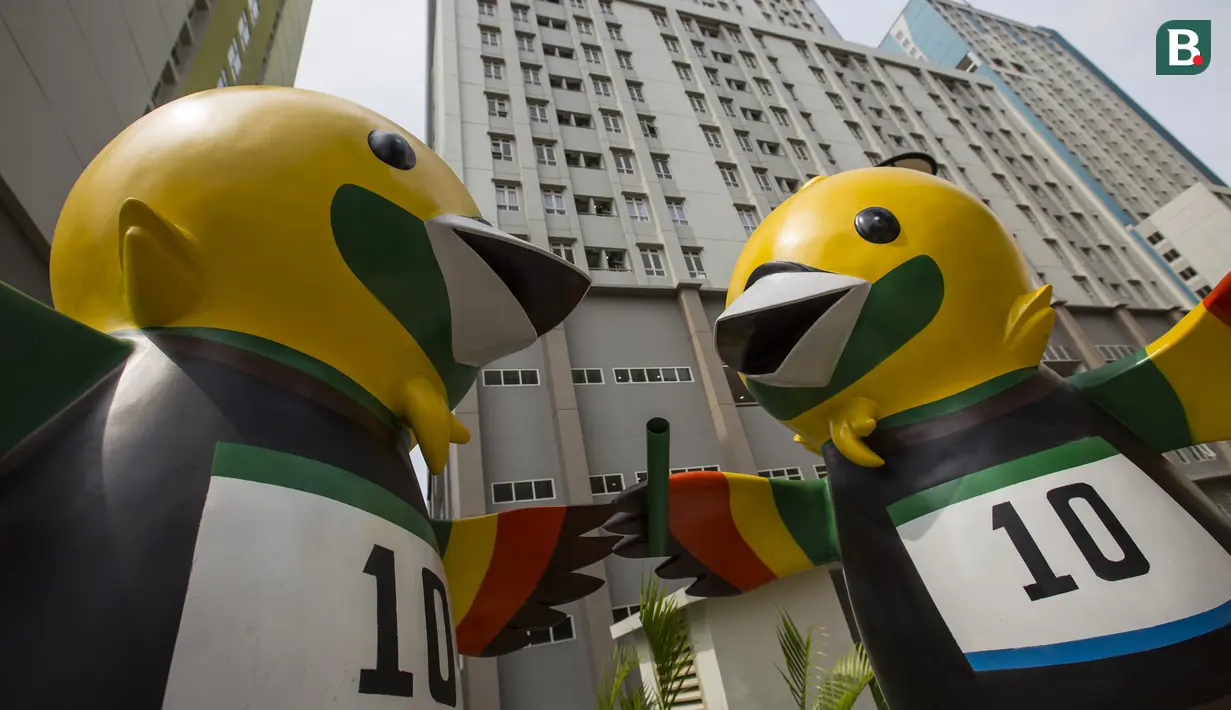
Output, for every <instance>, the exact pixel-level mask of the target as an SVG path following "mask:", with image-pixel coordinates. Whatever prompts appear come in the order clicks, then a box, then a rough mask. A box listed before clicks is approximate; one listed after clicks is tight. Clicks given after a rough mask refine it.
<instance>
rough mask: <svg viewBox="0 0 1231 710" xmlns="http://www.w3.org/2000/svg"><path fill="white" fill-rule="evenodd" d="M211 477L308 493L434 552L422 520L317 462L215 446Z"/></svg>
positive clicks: (383, 493)
mask: <svg viewBox="0 0 1231 710" xmlns="http://www.w3.org/2000/svg"><path fill="white" fill-rule="evenodd" d="M210 473H211V474H212V475H214V476H218V477H220V478H234V479H238V480H242V481H252V482H253V483H264V484H266V485H270V486H279V487H281V488H289V489H291V490H296V491H303V492H304V493H311V494H312V495H317V496H320V497H322V498H328V499H330V500H335V501H337V502H339V503H343V504H345V505H349V506H351V507H352V508H358V509H359V510H362V511H364V512H366V513H370V514H372V515H375V516H376V517H378V518H384V519H385V520H387V521H389V522H391V523H393V524H394V525H396V526H398V527H400V528H402V529H403V530H405V531H406V532H408V533H410V534H412V535H414V536H415V537H417V538H420V539H421V540H423V541H424V542H426V543H427V544H429V545H431V546H432V547H433V548H435V549H437V550H438V549H439V548H437V547H436V535H435V534H434V532H433V530H432V526H431V524H430V523H429V522H428V520H427V518H426V517H424V516H423V515H422V514H421V513H420V512H419V511H417V510H415V508H414V507H413V506H412V505H410V504H409V503H407V502H406V501H404V500H402V499H401V498H398V497H397V496H395V495H393V494H392V493H390V492H389V491H387V490H385V489H384V488H381V487H380V486H378V485H376V484H375V483H372V482H371V481H369V480H367V479H365V478H362V477H360V476H356V475H355V474H353V473H351V472H349V471H345V470H343V469H340V468H337V467H335V466H330V465H329V464H326V463H321V462H320V461H313V460H312V459H307V458H303V457H302V456H295V455H292V454H286V453H282V452H280V451H271V450H269V449H262V448H259V447H256V446H244V445H243V444H230V443H226V442H219V443H218V445H217V447H215V449H214V463H213V467H212V469H211V471H210Z"/></svg>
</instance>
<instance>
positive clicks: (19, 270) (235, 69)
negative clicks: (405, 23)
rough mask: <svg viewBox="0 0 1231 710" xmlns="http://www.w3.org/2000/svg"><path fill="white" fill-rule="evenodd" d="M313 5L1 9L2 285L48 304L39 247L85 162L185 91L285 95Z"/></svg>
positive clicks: (166, 3)
mask: <svg viewBox="0 0 1231 710" xmlns="http://www.w3.org/2000/svg"><path fill="white" fill-rule="evenodd" d="M310 5H311V0H126V1H125V2H123V3H98V2H79V3H68V2H63V1H62V0H55V1H47V2H43V1H41V0H40V1H39V2H18V3H5V4H4V5H3V6H0V20H2V22H0V28H2V29H3V31H0V66H3V67H4V72H3V73H4V81H0V106H3V107H4V109H3V110H0V280H2V281H5V282H7V283H10V284H12V285H14V286H16V287H17V288H20V289H22V290H23V291H25V292H26V293H28V294H30V295H32V296H34V297H35V298H38V299H40V300H43V301H45V302H48V303H50V302H51V292H50V287H49V285H48V281H47V258H48V253H49V244H50V241H51V238H52V234H53V232H54V231H55V225H56V219H57V217H58V216H59V213H60V206H61V205H63V204H64V198H65V197H67V196H68V191H69V189H70V188H72V186H73V183H74V182H75V181H76V180H77V176H78V175H80V174H81V171H82V170H84V169H85V166H86V165H87V164H88V163H89V162H90V160H91V159H93V157H94V156H95V154H97V153H98V151H100V150H102V148H103V146H105V145H107V143H108V142H110V140H111V139H112V138H114V137H115V136H116V135H117V134H119V132H120V131H122V130H123V129H124V128H125V127H126V126H128V124H130V123H132V122H133V121H135V120H137V119H138V118H140V117H141V116H142V115H143V114H144V113H146V112H148V111H151V110H153V109H154V108H155V107H156V106H159V105H161V104H164V103H166V102H168V101H171V100H172V99H175V98H178V97H179V96H183V95H185V94H189V93H192V92H194V91H202V90H204V89H212V88H214V87H215V86H224V85H227V86H229V85H233V84H259V83H289V79H290V78H293V76H294V73H295V63H296V62H297V61H298V57H299V47H300V45H301V44H302V38H303V32H304V26H305V23H306V19H307V14H308V9H309V7H310Z"/></svg>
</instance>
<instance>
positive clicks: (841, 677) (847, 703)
mask: <svg viewBox="0 0 1231 710" xmlns="http://www.w3.org/2000/svg"><path fill="white" fill-rule="evenodd" d="M875 679H876V676H875V675H874V674H873V673H872V664H871V662H869V661H868V655H867V653H865V652H864V649H863V644H861V643H857V644H855V645H854V646H852V647H851V649H850V650H849V651H847V652H846V653H845V654H843V655H842V657H840V658H839V659H838V660H837V661H835V662H834V665H833V669H831V670H830V671H829V673H828V674H826V676H825V677H824V678H823V679H821V682H820V683H818V684H817V699H816V710H851V708H852V707H853V706H854V705H855V701H856V700H858V699H859V696H860V695H861V694H862V693H863V691H864V690H865V689H867V687H868V686H869V685H870V684H871V683H872V681H874V680H875Z"/></svg>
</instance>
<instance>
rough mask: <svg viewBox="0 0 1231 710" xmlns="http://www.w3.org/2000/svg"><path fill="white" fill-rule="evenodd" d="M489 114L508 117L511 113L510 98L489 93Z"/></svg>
mask: <svg viewBox="0 0 1231 710" xmlns="http://www.w3.org/2000/svg"><path fill="white" fill-rule="evenodd" d="M487 115H488V116H499V117H501V118H506V117H508V115H509V100H508V98H507V97H504V96H497V95H495V94H488V95H487Z"/></svg>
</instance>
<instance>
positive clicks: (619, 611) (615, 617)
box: [611, 604, 641, 624]
mask: <svg viewBox="0 0 1231 710" xmlns="http://www.w3.org/2000/svg"><path fill="white" fill-rule="evenodd" d="M640 613H641V605H640V604H633V605H631V606H616V607H612V608H611V620H612V622H613V623H617V624H618V623H620V622H621V621H624V620H625V619H627V618H628V617H630V616H636V615H638V614H640Z"/></svg>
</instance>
